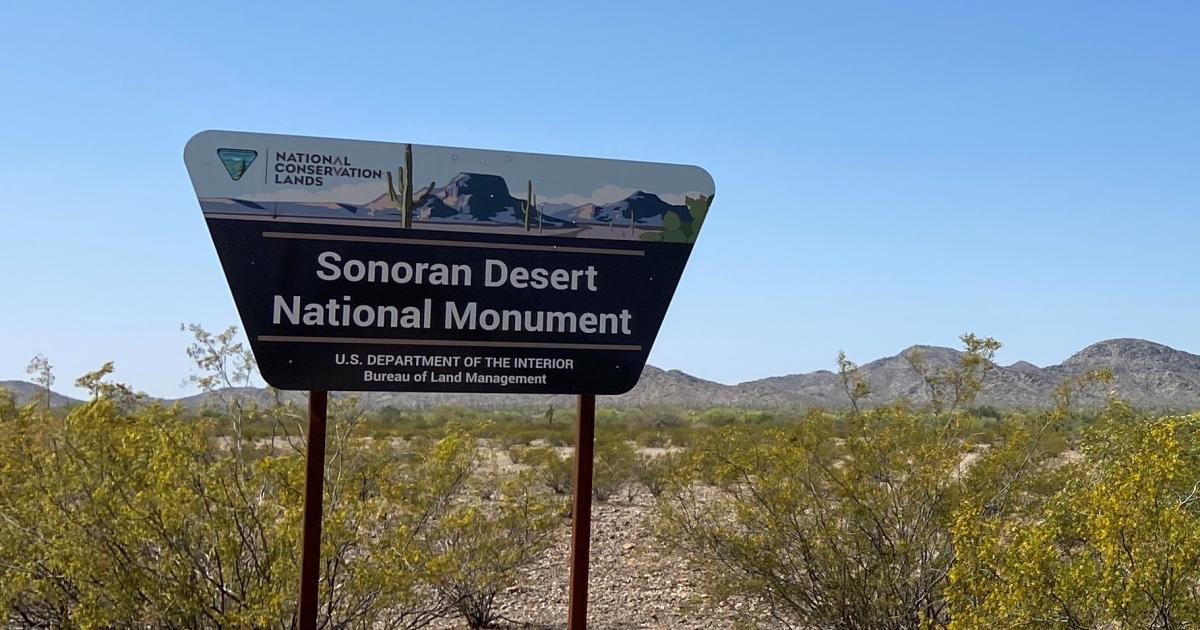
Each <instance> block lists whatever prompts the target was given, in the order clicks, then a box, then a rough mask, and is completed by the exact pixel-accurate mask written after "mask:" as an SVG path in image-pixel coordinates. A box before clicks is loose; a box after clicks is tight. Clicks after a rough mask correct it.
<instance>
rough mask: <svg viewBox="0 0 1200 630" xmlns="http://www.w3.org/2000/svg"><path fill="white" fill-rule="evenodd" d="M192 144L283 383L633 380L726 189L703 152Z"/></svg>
mask: <svg viewBox="0 0 1200 630" xmlns="http://www.w3.org/2000/svg"><path fill="white" fill-rule="evenodd" d="M184 161H185V162H186V164H187V169H188V173H189V175H190V176H191V179H192V185H193V187H194V188H195V190H196V196H197V197H198V199H199V202H200V209H201V210H202V211H203V213H204V218H205V221H206V222H207V223H208V227H209V231H210V232H211V234H212V239H213V243H214V245H216V249H217V254H218V256H219V257H220V259H221V265H222V266H223V267H224V270H225V276H226V278H227V279H228V281H229V286H230V289H231V290H232V292H233V298H234V302H235V303H236V304H237V309H238V312H239V314H240V315H241V319H242V323H243V325H244V327H245V330H246V334H247V336H248V337H249V341H250V346H251V348H252V349H253V352H254V356H255V359H256V360H257V362H258V365H259V369H260V371H261V373H262V375H263V378H264V379H265V380H266V381H267V382H268V383H270V384H271V385H272V386H274V387H277V388H280V389H294V390H302V389H308V390H383V391H424V392H505V393H559V394H563V393H572V394H575V393H585V394H619V393H622V392H625V391H628V390H629V389H631V388H632V387H633V386H634V384H635V383H637V380H638V377H639V376H640V375H641V372H642V368H643V367H644V366H645V364H646V358H647V356H648V355H649V353H650V349H651V347H652V346H653V344H654V339H655V337H656V336H657V334H658V329H659V326H660V325H661V323H662V320H663V317H664V316H665V315H666V311H667V306H668V305H669V304H670V302H671V296H672V294H674V292H675V287H676V285H677V284H678V283H679V278H680V275H681V274H682V273H683V268H684V265H685V264H686V263H687V259H688V256H689V255H690V254H691V251H692V246H693V244H694V243H695V241H696V237H697V235H698V234H699V232H700V228H701V226H702V225H703V223H704V220H705V217H706V216H707V213H708V209H709V206H710V204H711V203H712V199H713V182H712V178H711V177H709V175H708V173H706V172H705V171H704V170H703V169H701V168H699V167H695V166H682V165H673V164H652V163H645V162H627V161H618V160H602V159H593V158H580V157H565V156H557V155H536V154H529V153H516V152H508V151H485V150H479V149H461V148H453V147H439V146H427V145H413V144H392V143H384V142H367V141H360V140H334V139H326V138H307V137H297V136H281V135H267V134H256V133H237V132H228V131H205V132H202V133H200V134H197V135H196V136H195V137H193V138H192V139H191V140H190V141H189V142H188V144H187V148H186V149H185V150H184Z"/></svg>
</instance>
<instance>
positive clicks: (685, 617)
mask: <svg viewBox="0 0 1200 630" xmlns="http://www.w3.org/2000/svg"><path fill="white" fill-rule="evenodd" d="M653 506H654V500H653V498H652V497H651V496H650V495H649V494H648V493H645V492H642V493H641V494H639V495H637V496H635V497H634V498H633V500H632V501H628V500H626V498H625V497H624V496H623V495H622V496H620V497H619V498H617V497H614V498H613V499H612V500H610V501H608V502H604V503H599V502H596V503H593V505H592V538H591V567H590V579H589V581H588V583H589V586H588V628H589V629H595V630H617V629H620V630H629V629H632V628H656V629H657V628H662V629H667V628H670V629H677V628H678V629H684V630H686V629H701V628H705V629H707V628H733V627H735V626H736V627H758V628H771V627H773V625H774V624H772V623H771V622H770V620H769V617H767V615H766V614H765V611H763V610H762V609H761V608H760V607H757V606H754V605H752V604H750V603H746V602H740V603H726V604H724V605H716V604H715V603H713V602H710V601H709V600H708V598H706V597H705V596H704V594H703V593H702V592H701V590H702V589H701V586H702V585H701V579H702V578H701V577H700V576H699V575H697V574H696V573H695V572H693V571H691V570H689V569H688V567H687V565H686V563H685V562H684V561H683V560H682V559H680V558H679V557H677V556H675V555H673V554H671V553H670V552H669V551H668V550H666V549H664V548H663V547H662V546H661V545H660V544H659V543H658V541H657V540H655V538H654V536H653V526H652V523H651V522H650V517H651V515H652V514H653V511H654V507H653ZM569 537H570V524H569V523H567V524H564V526H563V527H562V528H561V530H560V531H559V532H557V534H556V539H555V543H554V546H553V547H551V549H550V550H548V551H547V553H545V554H543V555H542V556H541V557H540V558H538V559H537V561H536V562H535V563H534V564H533V565H532V566H531V567H529V568H527V569H526V570H525V571H523V572H522V573H523V575H522V577H523V579H522V581H521V583H520V584H519V585H517V586H515V587H512V588H510V589H509V590H508V591H507V592H505V593H503V594H502V595H501V596H500V597H498V598H497V600H498V602H497V604H498V607H499V609H500V611H501V614H502V615H503V617H504V619H505V620H506V623H505V625H503V626H501V627H502V628H506V629H511V630H516V629H528V630H551V629H560V628H566V616H567V579H568V574H569V566H568V561H569V554H570V547H569V544H570V541H569ZM739 620H742V624H741V625H739V624H738V621H739ZM747 622H749V623H748V624H747ZM436 627H437V628H439V630H442V629H450V628H465V627H466V626H465V625H464V624H462V623H461V622H459V623H457V624H456V623H447V624H444V625H439V626H436Z"/></svg>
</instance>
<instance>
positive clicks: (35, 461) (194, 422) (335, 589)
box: [0, 327, 556, 628]
mask: <svg viewBox="0 0 1200 630" xmlns="http://www.w3.org/2000/svg"><path fill="white" fill-rule="evenodd" d="M192 332H193V333H194V334H195V344H194V345H193V346H192V348H191V349H190V351H189V355H190V356H192V357H193V358H194V359H195V360H196V361H197V365H198V367H199V368H200V369H201V370H202V373H204V374H207V375H208V376H203V377H200V379H203V382H202V383H201V385H202V387H209V388H212V387H218V386H222V384H223V383H228V382H230V378H229V376H230V375H233V374H242V371H243V370H246V369H249V367H250V366H249V365H248V364H247V363H245V361H248V360H249V359H248V355H247V354H246V353H244V352H242V351H240V347H239V344H237V343H236V342H235V341H234V335H233V334H232V333H230V332H229V331H226V333H222V334H221V335H210V334H208V333H207V332H205V331H203V330H202V329H199V328H198V327H197V328H194V329H193V330H192ZM111 370H112V366H111V364H109V365H106V366H104V367H103V368H101V370H98V371H97V372H93V373H92V374H89V375H87V376H85V377H84V378H81V379H80V381H79V383H80V384H81V385H83V386H85V387H87V388H88V389H89V390H90V391H91V392H92V394H93V399H92V400H91V401H90V402H88V403H86V404H83V405H79V406H77V407H74V408H72V409H70V410H69V411H68V412H67V413H66V414H65V415H56V414H51V413H49V411H48V410H46V408H45V406H44V405H29V406H25V407H22V408H19V409H18V408H17V407H16V406H15V405H9V404H0V424H2V425H3V428H4V430H3V431H0V474H3V475H5V477H4V478H5V483H4V484H0V618H2V619H3V620H4V621H5V622H6V624H7V625H9V626H12V627H65V628H73V627H147V628H179V627H187V628H195V627H239V628H241V627H253V628H290V627H292V626H293V625H294V623H295V619H294V615H295V610H296V595H297V582H298V579H299V558H298V549H299V541H300V523H301V508H302V494H303V477H304V455H303V449H304V438H303V432H302V428H303V424H304V420H305V414H304V410H303V409H299V408H297V407H295V406H294V405H291V404H287V403H285V402H283V401H280V400H278V399H276V400H275V401H273V403H272V404H268V405H266V406H259V405H257V404H255V403H253V402H250V401H245V400H236V401H234V400H226V401H223V402H225V406H224V407H222V408H219V409H220V413H217V414H212V415H209V416H207V417H206V416H197V415H194V414H191V413H190V412H187V411H186V410H184V409H182V408H180V407H178V406H175V407H162V406H160V405H157V404H145V402H144V401H139V399H138V398H137V396H136V395H133V394H132V393H131V391H130V390H129V388H127V387H124V386H121V385H118V384H110V383H108V382H106V381H105V380H104V377H106V376H107V375H108V373H109V372H111ZM198 380H199V379H198ZM213 393H214V394H220V392H219V391H213ZM2 399H3V397H2V396H0V402H3V400H2ZM214 399H215V400H221V399H220V398H219V397H216V398H214ZM329 420H330V425H329V435H328V438H327V440H328V442H327V459H326V468H325V475H326V480H325V497H324V506H325V510H324V519H323V535H322V541H321V547H322V564H321V576H320V594H319V598H320V601H321V606H320V612H319V618H318V626H320V627H371V628H374V627H387V628H418V627H422V626H425V625H428V624H429V623H430V622H432V621H433V620H435V619H438V618H440V617H446V616H449V615H451V614H455V613H457V614H461V615H465V616H467V618H468V619H469V620H470V619H471V618H475V619H477V620H478V619H487V618H489V617H488V615H489V613H488V612H487V610H488V607H489V606H491V605H492V604H493V603H494V600H495V597H496V595H495V594H496V593H500V592H502V591H503V589H504V588H505V587H506V585H509V584H511V583H512V581H513V580H514V579H515V571H516V569H517V568H518V567H520V566H521V564H522V563H523V562H525V561H527V559H528V558H529V557H530V556H531V555H532V554H534V553H536V552H537V551H538V550H540V549H541V548H543V546H544V544H545V538H544V536H545V534H546V532H547V531H548V529H549V527H550V525H551V524H552V523H553V521H552V519H550V518H549V517H548V516H547V514H550V513H554V512H555V510H556V508H555V507H554V502H553V501H549V500H547V499H545V498H544V497H543V496H542V495H543V493H538V492H534V491H533V490H532V489H531V488H530V487H529V483H527V482H526V481H525V480H524V478H521V479H518V480H510V481H502V480H500V479H497V478H496V477H493V476H488V475H481V474H479V471H480V470H481V467H480V466H479V465H478V458H479V457H480V454H479V450H478V448H477V444H478V437H477V436H476V435H475V434H473V433H471V432H468V431H466V430H463V429H461V428H455V427H453V426H449V427H446V426H444V427H441V429H440V431H441V435H440V437H437V438H431V437H421V438H419V439H414V440H412V441H409V442H408V443H406V444H394V443H393V441H391V440H366V439H362V438H361V437H360V433H359V431H360V429H361V428H362V425H363V414H362V412H361V410H360V409H359V408H358V406H357V401H356V400H355V399H354V398H337V399H335V400H334V401H333V402H332V404H331V407H330V412H329ZM217 424H221V425H223V429H222V430H221V431H219V432H214V426H215V425H217ZM250 426H255V427H258V428H261V429H264V430H266V431H267V432H268V433H267V434H268V435H269V437H270V439H266V440H258V439H257V438H256V437H254V436H256V435H258V434H259V432H258V431H257V430H256V431H250V430H248V427H250ZM518 482H520V483H518ZM479 496H485V497H486V499H485V502H484V503H483V504H480V503H479V500H478V499H477V497H479ZM472 554H476V555H478V556H479V557H476V558H474V560H471V561H470V562H469V561H468V557H469V556H471V555H472ZM447 557H456V558H458V559H457V560H455V561H454V562H450V563H448V562H447V560H446V558H447ZM472 562H473V563H472ZM456 571H458V573H456ZM464 585H467V586H464ZM480 593H483V594H489V593H490V595H487V596H486V597H483V598H481V597H479V595H478V594H480ZM484 600H486V601H484ZM472 601H473V602H475V603H474V604H472V603H471V602H472ZM480 602H483V604H486V606H485V605H483V604H481V603H480ZM481 615H482V616H481Z"/></svg>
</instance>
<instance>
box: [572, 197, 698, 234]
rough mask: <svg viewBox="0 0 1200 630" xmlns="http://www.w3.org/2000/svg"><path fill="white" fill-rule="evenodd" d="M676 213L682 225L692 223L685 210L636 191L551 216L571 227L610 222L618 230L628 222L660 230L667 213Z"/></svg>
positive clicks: (688, 213)
mask: <svg viewBox="0 0 1200 630" xmlns="http://www.w3.org/2000/svg"><path fill="white" fill-rule="evenodd" d="M672 211H673V212H675V214H676V215H677V216H679V218H680V220H682V221H684V222H685V223H686V222H688V221H691V220H692V215H691V213H690V212H688V209H687V206H676V205H673V204H669V203H667V202H665V201H663V200H662V198H661V197H659V196H658V195H655V194H654V193H648V192H645V191H643V190H639V191H637V192H635V193H633V194H632V195H629V196H628V197H626V198H624V199H622V200H620V201H614V202H612V203H607V204H604V205H596V204H591V203H588V204H584V205H582V206H578V207H575V208H568V209H563V210H558V211H557V212H556V213H555V214H554V216H557V217H558V218H560V219H563V220H565V221H570V222H572V223H599V224H602V225H608V224H609V223H610V222H611V223H615V224H616V225H618V226H621V225H629V222H630V221H631V220H633V221H635V222H636V223H637V225H643V226H661V225H662V224H663V217H664V216H665V215H666V214H667V212H672Z"/></svg>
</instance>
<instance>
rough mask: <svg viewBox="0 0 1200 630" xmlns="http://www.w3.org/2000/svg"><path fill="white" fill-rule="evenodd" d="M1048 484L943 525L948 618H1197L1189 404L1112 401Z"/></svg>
mask: <svg viewBox="0 0 1200 630" xmlns="http://www.w3.org/2000/svg"><path fill="white" fill-rule="evenodd" d="M1043 474H1045V475H1054V476H1055V479H1053V480H1049V481H1047V482H1046V483H1045V488H1053V490H1052V491H1049V492H1040V493H1039V492H1034V493H1026V494H1025V495H1024V497H1023V498H1024V501H1021V502H1018V504H1017V505H1015V506H1014V508H1013V510H1012V513H1011V514H1005V513H1000V514H997V513H996V512H995V510H989V509H987V506H978V505H967V506H964V507H963V508H962V509H960V510H959V511H958V513H957V515H956V518H955V521H954V527H953V534H954V536H955V551H956V554H957V561H956V564H955V566H954V568H953V570H952V572H951V574H950V580H951V582H950V584H951V588H950V590H949V602H950V610H951V613H952V615H953V623H952V626H953V627H955V628H979V627H985V626H988V627H991V626H995V625H1002V626H1005V627H1023V628H1034V627H1036V628H1085V627H1086V628H1103V627H1130V628H1175V627H1189V626H1193V625H1196V624H1197V623H1200V594H1198V592H1197V590H1196V585H1197V584H1200V499H1198V498H1197V497H1198V496H1200V491H1197V488H1198V487H1200V416H1198V415H1190V416H1179V417H1166V418H1158V419H1153V420H1151V419H1147V418H1144V417H1139V416H1138V415H1137V414H1134V413H1133V412H1132V411H1130V410H1129V409H1128V408H1127V407H1125V406H1124V405H1121V404H1112V405H1110V406H1109V409H1108V410H1107V411H1106V413H1105V414H1103V415H1102V416H1101V418H1100V419H1099V420H1098V421H1097V424H1096V425H1095V426H1093V427H1091V428H1089V429H1088V430H1086V431H1085V434H1084V439H1083V446H1082V453H1081V454H1080V457H1078V458H1076V459H1074V460H1073V461H1070V462H1067V463H1065V464H1063V465H1062V466H1060V467H1058V468H1052V469H1048V470H1046V471H1044V473H1043Z"/></svg>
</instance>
